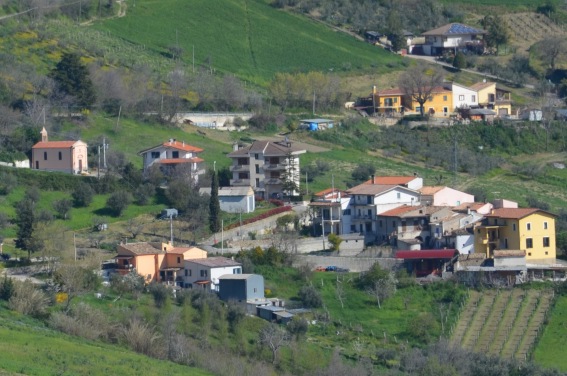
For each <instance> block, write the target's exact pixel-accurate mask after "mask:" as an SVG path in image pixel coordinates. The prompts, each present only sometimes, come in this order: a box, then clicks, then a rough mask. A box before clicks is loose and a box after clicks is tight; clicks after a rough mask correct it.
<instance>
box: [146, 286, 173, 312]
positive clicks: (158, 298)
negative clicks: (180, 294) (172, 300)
mask: <svg viewBox="0 0 567 376" xmlns="http://www.w3.org/2000/svg"><path fill="white" fill-rule="evenodd" d="M148 290H149V291H150V294H152V296H153V298H154V303H155V305H156V307H158V308H162V307H164V306H165V305H166V304H167V302H168V300H169V293H170V291H169V289H168V288H167V286H165V285H164V284H162V283H155V282H152V283H151V284H150V285H149V286H148Z"/></svg>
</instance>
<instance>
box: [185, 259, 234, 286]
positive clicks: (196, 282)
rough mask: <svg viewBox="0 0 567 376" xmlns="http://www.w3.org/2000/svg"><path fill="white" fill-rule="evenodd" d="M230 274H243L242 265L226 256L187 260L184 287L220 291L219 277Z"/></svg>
mask: <svg viewBox="0 0 567 376" xmlns="http://www.w3.org/2000/svg"><path fill="white" fill-rule="evenodd" d="M229 274H242V265H241V264H240V263H239V262H236V261H234V260H232V259H229V258H226V257H210V258H205V259H197V260H195V259H193V260H186V261H185V268H184V270H183V283H184V287H189V288H197V287H203V288H207V287H208V288H210V289H211V290H213V291H219V284H220V283H219V278H220V277H221V276H222V275H229Z"/></svg>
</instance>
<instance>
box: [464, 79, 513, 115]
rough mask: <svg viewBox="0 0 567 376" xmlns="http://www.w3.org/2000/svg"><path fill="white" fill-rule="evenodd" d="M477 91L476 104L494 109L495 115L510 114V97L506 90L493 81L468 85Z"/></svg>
mask: <svg viewBox="0 0 567 376" xmlns="http://www.w3.org/2000/svg"><path fill="white" fill-rule="evenodd" d="M470 88H471V89H473V90H475V91H476V92H477V93H478V105H479V106H480V107H482V108H487V109H490V110H494V111H495V112H496V114H497V116H499V117H500V116H506V115H510V114H512V97H511V93H510V92H509V91H508V90H504V89H501V88H498V87H496V83H495V82H478V83H476V84H474V85H472V86H471V87H470Z"/></svg>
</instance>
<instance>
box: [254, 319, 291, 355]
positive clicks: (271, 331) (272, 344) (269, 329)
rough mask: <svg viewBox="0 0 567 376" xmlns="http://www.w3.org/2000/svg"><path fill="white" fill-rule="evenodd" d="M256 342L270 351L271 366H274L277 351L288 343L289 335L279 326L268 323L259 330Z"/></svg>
mask: <svg viewBox="0 0 567 376" xmlns="http://www.w3.org/2000/svg"><path fill="white" fill-rule="evenodd" d="M258 340H259V343H260V345H263V346H267V347H268V348H269V349H270V350H271V351H272V364H275V363H276V360H277V356H278V351H279V349H280V348H282V347H283V346H287V345H288V343H289V334H288V333H287V332H286V331H285V330H283V329H282V328H281V327H280V326H279V325H277V324H273V323H270V324H268V325H266V326H265V327H264V328H262V330H260V334H259V338H258Z"/></svg>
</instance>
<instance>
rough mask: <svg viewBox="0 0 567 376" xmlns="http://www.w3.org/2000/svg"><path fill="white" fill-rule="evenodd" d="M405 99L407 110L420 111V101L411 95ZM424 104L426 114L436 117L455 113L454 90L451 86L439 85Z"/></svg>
mask: <svg viewBox="0 0 567 376" xmlns="http://www.w3.org/2000/svg"><path fill="white" fill-rule="evenodd" d="M404 99H405V101H404V104H405V105H406V106H405V107H406V111H408V110H410V111H413V112H416V113H419V112H420V105H419V103H418V102H416V101H415V100H412V98H409V97H406V98H404ZM423 106H424V107H425V108H424V111H423V113H424V114H427V115H430V116H436V117H444V116H447V117H448V116H449V115H450V114H452V113H453V108H452V107H453V92H452V91H451V89H449V88H446V87H443V86H437V87H435V88H433V91H432V92H431V95H430V96H429V99H428V100H427V102H425V103H424V105H423Z"/></svg>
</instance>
